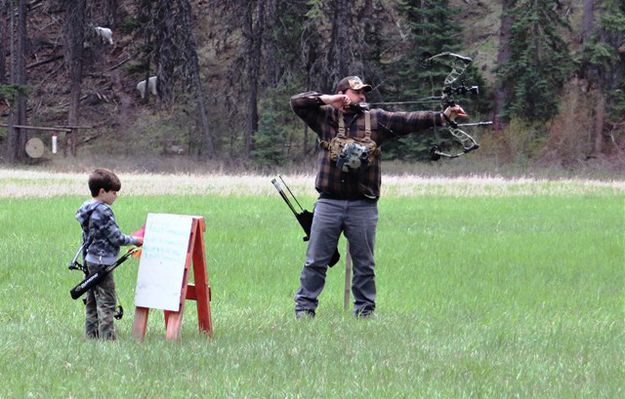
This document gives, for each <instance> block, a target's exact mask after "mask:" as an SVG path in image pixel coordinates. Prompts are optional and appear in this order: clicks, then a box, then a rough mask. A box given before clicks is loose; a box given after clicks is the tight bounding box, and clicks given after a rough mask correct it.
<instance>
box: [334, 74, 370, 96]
mask: <svg viewBox="0 0 625 399" xmlns="http://www.w3.org/2000/svg"><path fill="white" fill-rule="evenodd" d="M347 89H352V90H362V91H364V92H365V93H366V92H370V91H371V85H368V84H366V83H363V82H362V79H360V78H359V77H358V76H348V77H346V78H343V79H341V80H340V81H339V83H338V84H337V85H336V92H337V93H338V92H339V91H342V92H343V93H345V91H346V90H347Z"/></svg>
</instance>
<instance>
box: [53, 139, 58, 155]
mask: <svg viewBox="0 0 625 399" xmlns="http://www.w3.org/2000/svg"><path fill="white" fill-rule="evenodd" d="M56 144H57V138H56V134H53V135H52V153H53V154H56Z"/></svg>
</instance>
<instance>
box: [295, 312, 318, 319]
mask: <svg viewBox="0 0 625 399" xmlns="http://www.w3.org/2000/svg"><path fill="white" fill-rule="evenodd" d="M295 318H296V319H297V320H301V319H314V318H315V311H314V310H310V309H304V310H296V311H295Z"/></svg>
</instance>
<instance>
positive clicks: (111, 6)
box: [105, 0, 119, 31]
mask: <svg viewBox="0 0 625 399" xmlns="http://www.w3.org/2000/svg"><path fill="white" fill-rule="evenodd" d="M118 3H119V0H106V14H105V15H106V24H107V27H108V28H111V29H112V30H113V31H115V28H117V10H118V8H119V4H118Z"/></svg>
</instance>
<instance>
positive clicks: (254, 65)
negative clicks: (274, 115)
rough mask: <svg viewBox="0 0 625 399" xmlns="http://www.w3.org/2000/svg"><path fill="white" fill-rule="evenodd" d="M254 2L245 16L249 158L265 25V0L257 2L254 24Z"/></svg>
mask: <svg viewBox="0 0 625 399" xmlns="http://www.w3.org/2000/svg"><path fill="white" fill-rule="evenodd" d="M253 7H254V2H250V3H249V4H248V7H247V11H246V16H245V32H244V35H245V36H246V53H247V54H249V57H248V59H247V81H248V83H249V85H250V91H249V94H248V97H247V113H246V120H245V121H246V123H245V156H246V158H249V157H250V156H251V152H252V147H253V143H254V134H255V133H256V132H257V131H258V82H259V80H260V64H261V48H262V44H263V41H262V36H263V30H264V25H265V19H264V16H265V0H257V3H256V10H257V16H256V23H254V22H253V14H254V10H253Z"/></svg>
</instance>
